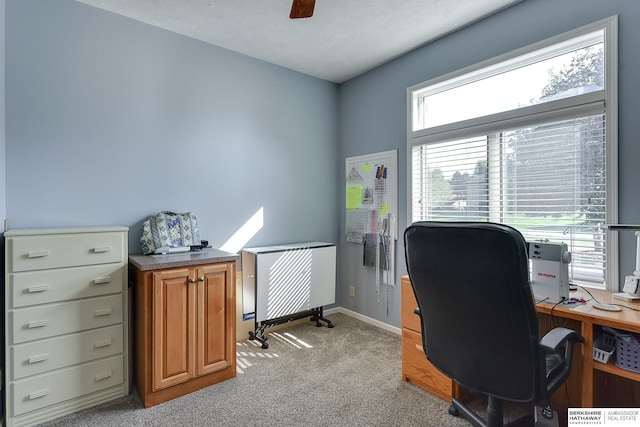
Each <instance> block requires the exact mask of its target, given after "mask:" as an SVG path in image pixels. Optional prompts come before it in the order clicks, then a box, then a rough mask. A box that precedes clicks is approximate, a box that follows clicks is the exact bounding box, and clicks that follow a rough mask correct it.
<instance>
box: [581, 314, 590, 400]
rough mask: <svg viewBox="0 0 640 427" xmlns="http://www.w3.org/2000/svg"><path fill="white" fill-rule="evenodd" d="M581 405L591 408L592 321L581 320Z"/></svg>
mask: <svg viewBox="0 0 640 427" xmlns="http://www.w3.org/2000/svg"><path fill="white" fill-rule="evenodd" d="M582 336H583V337H584V344H582V345H581V346H580V347H582V349H581V352H582V407H583V408H593V323H591V322H587V321H583V322H582Z"/></svg>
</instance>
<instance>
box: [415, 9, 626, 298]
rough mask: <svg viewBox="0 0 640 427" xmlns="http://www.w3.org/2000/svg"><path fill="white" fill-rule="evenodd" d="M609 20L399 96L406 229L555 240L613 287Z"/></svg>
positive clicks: (589, 281)
mask: <svg viewBox="0 0 640 427" xmlns="http://www.w3.org/2000/svg"><path fill="white" fill-rule="evenodd" d="M615 28H616V18H615V17H613V18H609V19H607V20H604V21H601V22H598V23H595V24H592V25H589V26H587V27H583V28H581V29H578V30H575V31H572V32H569V33H567V34H563V35H561V36H558V37H554V38H553V39H550V40H546V41H544V42H541V43H538V44H536V45H534V46H530V47H527V48H524V49H521V50H519V51H517V52H513V53H511V54H508V55H504V56H502V57H499V58H497V59H494V60H490V61H487V62H485V63H483V64H480V65H478V66H474V67H470V68H469V69H465V70H462V71H460V72H457V73H453V74H451V75H448V76H444V77H443V78H440V79H436V80H432V81H430V82H426V83H423V84H420V85H417V86H414V87H411V88H409V89H408V103H409V110H410V121H409V124H408V142H409V153H410V159H409V168H410V170H411V173H410V177H411V185H409V186H408V187H409V192H410V197H409V203H410V206H409V212H410V215H411V218H410V222H412V221H420V220H450V221H451V220H453V221H456V220H458V221H483V220H485V221H492V222H500V223H505V224H509V225H511V226H514V227H515V228H517V229H518V230H520V231H521V232H522V234H523V235H524V236H525V238H526V239H527V240H539V239H546V240H548V241H550V242H565V243H567V244H568V245H569V248H570V250H571V252H572V258H573V259H572V263H571V266H570V275H571V280H572V281H573V282H575V283H579V284H584V285H590V286H595V287H602V288H604V287H605V286H606V284H607V283H610V284H614V283H615V284H616V285H615V286H613V285H610V286H608V287H610V288H615V289H616V290H617V276H618V273H617V271H618V268H617V266H613V265H608V263H607V261H608V260H611V259H617V256H615V255H614V251H615V250H616V249H615V247H616V245H615V244H614V243H617V242H614V239H615V236H608V235H606V234H605V231H604V230H603V229H602V227H601V226H602V224H605V223H607V222H609V223H615V222H617V175H616V165H617V111H616V108H615V106H616V105H617V102H616V96H617V87H616V83H615V78H614V76H616V74H617V73H616V53H617V52H616V41H615V33H616V31H615Z"/></svg>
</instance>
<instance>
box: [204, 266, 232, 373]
mask: <svg viewBox="0 0 640 427" xmlns="http://www.w3.org/2000/svg"><path fill="white" fill-rule="evenodd" d="M197 343H198V356H197V363H196V364H197V369H196V375H205V374H209V373H211V372H216V371H220V370H222V369H227V368H232V369H234V370H235V350H234V343H235V264H234V263H220V264H214V265H207V266H203V267H200V268H198V338H197Z"/></svg>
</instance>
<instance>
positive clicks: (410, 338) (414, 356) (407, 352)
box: [402, 329, 453, 399]
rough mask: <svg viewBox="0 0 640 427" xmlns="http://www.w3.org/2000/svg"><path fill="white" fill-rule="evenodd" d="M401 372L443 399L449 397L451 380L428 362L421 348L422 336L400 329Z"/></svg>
mask: <svg viewBox="0 0 640 427" xmlns="http://www.w3.org/2000/svg"><path fill="white" fill-rule="evenodd" d="M402 374H403V377H406V378H408V379H409V381H411V382H413V383H415V384H417V385H419V386H421V387H423V388H427V389H428V390H429V391H431V392H433V393H435V394H437V395H438V396H440V397H442V398H444V399H451V397H452V393H453V381H452V380H451V379H450V378H448V377H447V376H445V375H444V374H443V373H442V372H440V371H438V370H437V369H436V368H435V367H434V366H433V365H432V364H431V362H429V361H428V360H427V358H426V356H425V354H424V351H423V350H422V336H421V334H419V333H417V332H413V331H410V330H407V329H402Z"/></svg>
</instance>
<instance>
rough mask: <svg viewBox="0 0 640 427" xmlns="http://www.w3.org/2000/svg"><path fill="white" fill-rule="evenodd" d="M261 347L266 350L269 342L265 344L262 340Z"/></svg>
mask: <svg viewBox="0 0 640 427" xmlns="http://www.w3.org/2000/svg"><path fill="white" fill-rule="evenodd" d="M262 348H264V349H265V350H266V349H267V348H269V344H267V343H266V342H263V343H262Z"/></svg>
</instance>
